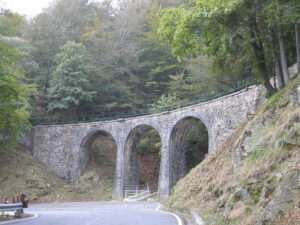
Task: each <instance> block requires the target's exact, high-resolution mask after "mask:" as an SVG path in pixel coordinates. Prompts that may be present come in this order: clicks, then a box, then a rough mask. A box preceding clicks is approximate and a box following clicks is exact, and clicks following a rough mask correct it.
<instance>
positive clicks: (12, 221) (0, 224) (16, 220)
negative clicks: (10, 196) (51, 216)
mask: <svg viewBox="0 0 300 225" xmlns="http://www.w3.org/2000/svg"><path fill="white" fill-rule="evenodd" d="M32 214H33V216H32V217H28V218H24V219H15V220H9V221H3V222H0V225H2V224H9V223H14V222H19V221H25V220H31V219H35V218H37V217H38V215H37V214H35V213H32Z"/></svg>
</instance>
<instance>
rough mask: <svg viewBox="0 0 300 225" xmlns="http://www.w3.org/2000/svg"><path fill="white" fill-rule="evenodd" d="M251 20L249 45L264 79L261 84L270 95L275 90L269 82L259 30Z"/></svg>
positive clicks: (254, 21)
mask: <svg viewBox="0 0 300 225" xmlns="http://www.w3.org/2000/svg"><path fill="white" fill-rule="evenodd" d="M251 22H252V23H251V25H250V36H251V38H252V41H251V45H252V49H253V53H254V57H255V59H256V62H257V66H258V69H259V71H260V73H261V75H262V77H263V80H264V82H263V84H264V86H265V88H266V89H267V92H268V93H269V94H270V95H272V94H274V93H275V92H276V89H275V88H273V86H272V85H271V83H270V79H269V76H268V71H267V66H266V59H265V54H264V48H263V44H262V40H261V39H260V37H259V30H258V27H257V24H256V20H255V19H253V20H252V21H251Z"/></svg>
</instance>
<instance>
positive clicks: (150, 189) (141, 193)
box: [124, 184, 157, 201]
mask: <svg viewBox="0 0 300 225" xmlns="http://www.w3.org/2000/svg"><path fill="white" fill-rule="evenodd" d="M156 192H157V185H149V184H144V185H140V186H137V187H136V188H135V190H133V189H131V190H125V198H124V199H125V200H136V201H139V200H140V199H144V198H146V197H147V196H149V195H152V194H153V193H156Z"/></svg>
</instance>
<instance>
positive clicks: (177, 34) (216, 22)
mask: <svg viewBox="0 0 300 225" xmlns="http://www.w3.org/2000/svg"><path fill="white" fill-rule="evenodd" d="M273 3H274V1H272V0H268V1H264V2H261V1H256V0H255V1H249V0H226V1H219V0H213V1H206V0H194V1H192V2H191V5H190V7H186V6H180V7H178V8H169V9H165V10H163V11H162V12H161V15H160V27H159V29H158V33H159V35H160V38H161V39H162V40H165V41H167V42H168V43H169V44H170V45H171V47H172V51H173V53H174V54H175V55H177V56H179V57H181V58H184V57H185V56H186V55H192V56H194V57H195V56H199V55H208V56H210V57H211V59H212V67H213V70H214V72H215V73H217V74H232V75H233V76H236V75H238V74H244V75H247V74H248V75H250V74H256V75H257V76H258V77H260V78H261V79H260V80H261V82H263V83H264V84H265V86H266V88H267V90H268V91H269V92H270V93H273V92H274V88H272V87H271V85H270V83H269V79H270V77H271V76H270V74H271V73H273V68H272V66H273V62H272V60H270V59H272V55H271V50H272V46H270V45H269V41H268V40H269V33H268V30H269V28H270V27H272V26H277V25H278V24H274V13H270V11H271V10H270V8H272V7H271V5H272V4H273ZM295 6H296V8H295ZM298 6H299V4H297V3H296V2H295V1H292V0H290V1H288V3H281V2H280V4H279V7H277V8H276V9H275V14H276V15H277V14H279V13H280V10H284V13H283V14H285V13H286V12H291V14H292V15H293V16H285V19H284V21H285V22H284V24H285V27H283V28H285V31H287V32H288V31H289V30H291V29H289V28H288V27H291V26H292V25H294V23H295V21H298V17H299V13H298V14H297V13H296V12H299V10H298V9H299V8H298ZM293 7H294V8H293ZM273 9H274V7H273ZM267 21H273V24H271V22H269V23H268V22H267ZM275 28H276V27H275ZM289 36H294V35H289ZM288 43H289V46H290V47H289V50H293V49H295V42H294V40H289V42H288ZM289 52H290V51H289ZM292 52H295V51H292ZM292 55H293V54H292ZM292 55H290V59H291V62H294V61H295V55H293V56H292Z"/></svg>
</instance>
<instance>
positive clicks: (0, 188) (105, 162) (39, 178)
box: [0, 140, 115, 203]
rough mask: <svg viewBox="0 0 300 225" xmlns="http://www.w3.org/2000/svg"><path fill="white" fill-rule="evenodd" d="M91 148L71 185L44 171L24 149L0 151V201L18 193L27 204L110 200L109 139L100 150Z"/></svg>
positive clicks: (112, 163)
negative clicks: (78, 174) (86, 160)
mask: <svg viewBox="0 0 300 225" xmlns="http://www.w3.org/2000/svg"><path fill="white" fill-rule="evenodd" d="M100 141H101V140H100ZM94 145H95V146H94V147H93V150H92V152H91V160H90V162H89V164H88V166H87V167H86V168H85V171H84V172H83V174H82V176H81V177H80V179H79V180H78V181H77V182H76V183H74V184H70V183H68V182H67V181H64V180H62V179H60V178H58V177H57V176H55V175H54V174H53V173H52V172H50V171H48V170H47V169H46V167H45V166H43V165H42V164H41V163H39V162H38V161H37V160H36V159H35V158H34V157H33V156H31V152H30V151H28V150H25V149H24V148H21V147H17V148H16V149H15V150H14V151H7V150H1V149H0V202H2V201H3V200H4V198H5V197H13V196H17V195H20V194H22V193H24V194H26V195H27V196H28V197H29V199H30V202H31V203H44V202H66V201H104V200H110V199H111V194H112V189H113V176H114V163H115V156H114V154H112V153H111V152H110V151H109V150H112V149H113V148H114V146H111V141H110V140H106V141H105V140H104V142H103V140H102V142H101V145H102V146H103V149H104V150H103V151H96V150H95V149H98V150H99V146H97V143H95V144H94ZM98 145H99V144H98ZM97 147H98V148H97Z"/></svg>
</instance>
